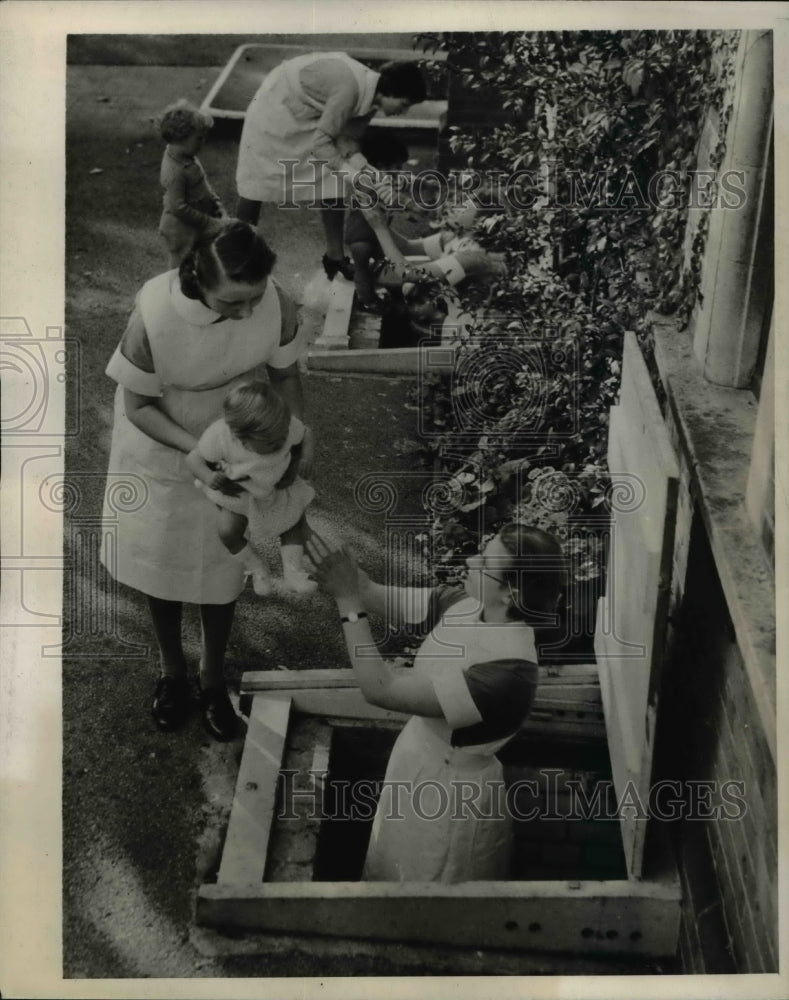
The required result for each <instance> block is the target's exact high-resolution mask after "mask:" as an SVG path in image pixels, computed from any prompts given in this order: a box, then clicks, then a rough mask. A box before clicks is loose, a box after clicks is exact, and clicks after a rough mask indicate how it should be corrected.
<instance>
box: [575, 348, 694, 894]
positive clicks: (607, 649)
mask: <svg viewBox="0 0 789 1000" xmlns="http://www.w3.org/2000/svg"><path fill="white" fill-rule="evenodd" d="M608 463H609V469H610V471H611V474H612V477H613V479H614V481H615V480H616V475H617V474H620V475H621V476H622V482H623V484H627V483H628V481H629V479H630V480H631V481H632V482H633V483H634V485H635V488H636V489H639V488H640V491H641V492H643V498H642V500H641V503H640V505H639V504H633V505H628V504H624V505H623V504H620V509H618V510H616V509H615V511H614V514H613V517H612V535H611V545H610V552H609V574H608V593H607V595H606V597H605V598H604V599H603V601H601V602H600V606H599V608H598V625H597V630H596V635H595V652H596V654H597V660H598V665H599V668H600V684H601V691H602V701H603V707H604V711H605V719H606V726H607V729H608V745H609V752H610V757H611V768H612V773H613V778H614V785H615V787H616V791H617V795H618V797H619V798H620V799H621V798H622V796H624V795H626V794H627V791H628V782H632V783H633V785H634V789H635V791H636V792H637V793H638V795H639V797H640V798H641V801H642V802H646V801H648V795H649V784H650V781H651V777H652V755H653V740H654V728H655V727H654V718H655V712H656V708H657V692H658V690H659V679H660V674H661V671H662V666H663V655H664V645H665V631H666V623H667V615H668V600H669V593H670V587H669V586H668V583H669V581H670V579H671V569H672V556H673V546H674V524H675V517H676V498H677V487H678V482H679V468H678V463H677V459H676V456H675V455H674V451H673V448H672V447H671V442H670V440H669V436H668V431H667V429H666V426H665V423H664V421H663V417H662V414H661V411H660V407H659V404H658V401H657V397H656V396H655V392H654V389H653V388H652V383H651V380H650V377H649V373H648V371H647V368H646V364H645V363H644V359H643V357H642V355H641V351H640V348H639V346H638V343H637V342H636V340H635V337H634V335H633V334H631V333H628V334H626V336H625V349H624V361H623V369H622V387H621V391H620V402H619V406H615V407H612V408H611V412H610V420H609V441H608ZM631 477H633V478H632V479H631ZM620 823H621V828H622V841H623V846H624V849H625V856H626V860H627V865H628V872H629V874H630V875H633V876H638V875H640V874H641V870H642V865H643V846H644V841H645V837H646V822H645V821H643V820H641V819H638V818H636V817H635V816H622V817H620Z"/></svg>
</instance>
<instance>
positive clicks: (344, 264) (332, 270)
mask: <svg viewBox="0 0 789 1000" xmlns="http://www.w3.org/2000/svg"><path fill="white" fill-rule="evenodd" d="M323 270H324V271H325V272H326V277H327V278H328V279H329V281H331V280H332V278H333V277H334V276H335V274H341V275H342V276H343V278H347V279H348V281H353V274H354V267H353V262H352V261H351V258H350V257H343V259H342V260H335V259H334V258H333V257H329V255H328V254H324V255H323Z"/></svg>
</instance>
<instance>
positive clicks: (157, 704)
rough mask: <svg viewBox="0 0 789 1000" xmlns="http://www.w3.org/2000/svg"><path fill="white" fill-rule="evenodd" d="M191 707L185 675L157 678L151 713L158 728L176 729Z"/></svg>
mask: <svg viewBox="0 0 789 1000" xmlns="http://www.w3.org/2000/svg"><path fill="white" fill-rule="evenodd" d="M191 707H192V691H191V688H190V687H189V681H188V680H187V679H186V678H185V677H160V678H159V681H158V683H157V685H156V693H155V694H154V696H153V706H152V708H151V713H152V714H153V717H154V720H155V722H156V725H157V726H158V727H159V728H160V729H164V730H165V731H167V732H169V731H170V730H172V729H178V727H179V726H182V725H183V724H184V722H186V719H187V716H188V715H189V709H190V708H191Z"/></svg>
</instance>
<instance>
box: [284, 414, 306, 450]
mask: <svg viewBox="0 0 789 1000" xmlns="http://www.w3.org/2000/svg"><path fill="white" fill-rule="evenodd" d="M303 440H304V424H303V423H302V422H301V421H300V420H299V418H298V417H294V416H291V418H290V426H289V427H288V445H289V446H290V447H291V448H293V447H295V446H296V445H297V444H301V442H302V441H303Z"/></svg>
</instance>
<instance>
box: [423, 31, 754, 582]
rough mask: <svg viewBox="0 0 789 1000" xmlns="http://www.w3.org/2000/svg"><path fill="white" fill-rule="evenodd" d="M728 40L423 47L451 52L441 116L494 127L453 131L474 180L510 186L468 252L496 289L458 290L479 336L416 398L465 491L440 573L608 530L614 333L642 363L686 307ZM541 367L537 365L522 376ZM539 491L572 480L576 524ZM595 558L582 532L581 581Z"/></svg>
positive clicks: (648, 37) (661, 35)
mask: <svg viewBox="0 0 789 1000" xmlns="http://www.w3.org/2000/svg"><path fill="white" fill-rule="evenodd" d="M738 38H739V33H738V32H706V31H667V32H658V31H632V32H597V31H588V32H540V33H486V34H468V33H464V34H451V33H449V34H448V33H444V34H440V35H430V36H421V45H422V47H423V48H425V49H428V50H429V49H433V50H435V49H443V50H445V51H446V52H447V53H448V57H447V64H448V67H449V73H450V111H452V106H453V101H454V102H455V104H456V106H464V107H466V108H468V107H469V106H470V105H472V106H473V103H474V101H475V100H478V101H480V102H484V106H485V107H486V108H490V109H495V113H491V114H490V115H489V116H485V115H479V116H478V117H477V119H476V122H477V124H473V125H466V124H463V125H454V126H453V125H451V124H450V129H451V133H450V146H451V149H452V151H453V153H454V154H455V155H456V156H459V157H460V158H461V162H462V163H464V164H465V165H466V166H467V167H468V168H470V169H472V170H475V171H479V172H489V173H491V172H493V173H495V172H499V173H500V175H501V176H502V177H509V176H511V175H513V174H514V173H515V172H516V171H521V172H522V175H521V177H520V178H519V179H518V180H516V181H512V182H510V184H509V186H508V187H507V188H506V190H505V192H504V196H503V197H502V196H501V195H502V192H501V183H499V186H498V192H499V198H498V208H497V209H496V210H493V211H486V212H484V213H482V214H481V216H480V217H479V219H478V221H477V224H476V230H475V236H476V238H477V240H478V241H479V243H481V244H482V245H483V246H485V247H486V248H488V249H490V250H495V251H498V252H504V253H505V254H506V260H507V265H508V267H507V274H506V276H504V277H501V278H497V279H496V280H495V281H493V282H492V283H488V284H487V285H486V286H485V287H484V288H483V287H479V286H477V287H474V286H471V287H465V286H464V287H463V291H462V292H460V293H459V307H460V308H461V309H463V310H464V311H465V312H467V313H470V314H471V315H472V316H473V318H474V321H473V323H472V326H471V331H470V332H465V333H463V334H462V335H461V338H460V339H461V343H460V346H459V348H458V350H457V354H456V361H455V372H454V376H453V378H452V379H434V380H432V381H431V382H430V383H429V384H427V385H425V386H423V388H422V399H421V400H420V405H422V406H423V407H424V408H425V413H424V422H423V426H424V425H427V426H429V427H431V428H432V430H433V436H432V437H431V438H429V448H430V449H431V451H432V453H433V456H434V458H435V459H436V460H437V462H438V464H439V466H440V467H441V468H442V469H443V470H444V471H446V472H449V473H450V474H453V475H456V476H462V477H468V476H469V475H471V476H473V482H472V481H466V482H464V489H465V491H466V494H468V495H469V499H468V503H467V504H464V505H463V507H464V508H466V509H463V508H461V509H460V510H459V511H456V512H455V513H454V514H453V515H452V516H451V517H444V518H443V519H441V518H440V519H439V521H438V522H437V525H436V533H437V538H438V540H439V541H438V544H439V549H440V550H441V552H442V560H443V561H444V562H445V563H446V562H448V563H450V564H451V563H452V561H453V559H454V558H456V557H457V556H459V555H462V554H464V553H466V552H467V551H469V550H470V549H471V548H473V547H475V546H476V544H478V535H479V533H483V534H484V533H485V532H487V531H492V530H495V529H496V528H497V527H498V525H499V524H500V523H501V521H502V520H504V519H506V518H509V517H513V516H517V517H521V518H525V517H530V518H531V519H533V520H535V521H537V522H541V521H542V520H544V519H545V518H546V517H547V518H548V520H549V521H551V523H552V524H553V525H554V528H555V529H556V530H558V532H559V534H560V536H562V537H563V538H564V539H565V541H566V542H567V543H568V545H569V541H570V538H571V536H572V534H573V533H572V524H573V521H574V519H575V520H577V519H578V518H584V517H586V516H587V515H589V514H590V513H591V512H595V513H596V514H603V515H604V513H605V510H606V501H605V495H606V494H605V487H604V485H601V483H602V477H604V473H605V452H606V445H607V422H608V411H609V408H610V406H611V405H613V404H614V403H615V402H616V399H617V393H618V388H619V385H618V383H619V374H620V364H621V352H622V338H623V334H624V332H625V330H633V331H635V333H636V335H637V336H638V337H639V338H640V340H641V341H642V345H643V346H644V347H645V349H646V350H647V353H648V349H649V320H648V316H649V313H650V311H653V310H654V311H661V312H666V313H675V314H676V315H677V316H678V319H679V322H680V325H683V324H685V323H687V321H688V319H689V317H690V315H691V312H692V310H693V307H694V304H695V302H696V300H697V297H698V294H699V277H700V272H701V260H702V256H703V251H704V243H705V238H706V225H707V213H706V212H704V211H701V212H697V213H694V214H693V232H692V233H691V235H690V237H687V236H686V234H687V231H688V204H689V200H690V199H691V198H692V197H693V195H694V191H695V188H694V181H693V176H692V175H693V171H694V170H695V168H696V164H697V157H698V142H699V136H700V135H701V133H702V128H703V126H704V122H705V117H706V116H707V115H708V114H710V113H712V114H714V115H717V119H718V135H719V136H720V140H719V142H718V145H717V147H716V148H715V149H713V151H712V153H711V158H710V159H711V162H710V164H709V167H710V169H711V170H717V168H718V167H719V166H720V162H721V159H722V154H723V139H724V137H725V130H726V124H727V122H728V115H729V109H730V85H731V79H732V75H733V55H734V52H735V51H736V46H737V43H738ZM464 102H465V103H464ZM504 113H506V114H504ZM467 117H468V116H467ZM482 118H485V119H486V120H484V121H483V120H481V119H482ZM450 122H451V119H450ZM712 193H713V194H714V193H715V192H714V185H713V192H712ZM518 199H519V200H518ZM515 202H517V204H516V207H515V208H513V204H514V203H515ZM686 239H687V245H686ZM535 351H536V352H537V354H538V355H539V363H537V361H534V360H530V352H531V354H534V352H535ZM497 359H498V360H497ZM480 400H482V401H483V403H482V404H480ZM475 405H476V406H477V415H478V417H479V419H478V420H477V424H478V425H479V426H478V431H479V433H478V436H477V438H476V440H471V441H470V440H469V439H470V437H472V438H473V435H469V433H468V427H467V426H466V423H467V421H466V422H464V419H465V418H464V416H463V415H464V414H468V412H470V411H472V410H474V406H475ZM513 463H515V466H514V465H513ZM515 467H517V470H518V475H517V476H516V477H515V478H516V479H517V480H518V485H517V488H516V489H515V490H513V489H511V488H509V489H508V484H509V486H510V487H511V485H512V484H511V480H512V478H513V476H512V470H513V468H515ZM548 474H550V475H551V476H552V477H554V481H555V477H556V476H557V475H562V476H564V477H567V478H568V481H572V483H573V496H574V498H575V499H574V504H573V506H572V509H569V508H568V510H566V511H564V512H561V511H559V512H557V511H553V512H552V511H550V510H547V511H545V510H541V509H540V508H539V504H537V505H536V506H535V503H536V501H535V499H534V491H533V490H532V491H531V493H530V494H529V496H530V497H531V499H530V500H528V502H527V499H526V496H525V493H524V482H523V476H524V475H526V477H527V479H526V482H527V483H532V484H533V483H534V482H540V481H542V480H543V478H544V476H545V475H548ZM529 476H531V477H532V478H531V479H528V477H529ZM526 492H528V490H526ZM557 514H562V516H563V517H564V518H565V520H564V521H563V522H561V523H559V522H557V521H556V515H557ZM551 519H553V520H551ZM603 520H604V518H603ZM562 533H564V534H562ZM598 540H599V533H597V532H595V531H592V532H591V534H590V535H589V537H588V540H587V543H584V544H582V545H581V549H583V551H580V552H577V553H576V554H577V555H578V559H577V560H576V562H575V563H574V566H575V573H576V578H577V579H583V578H589V577H593V576H595V575H598V574H599V573H600V572H601V571H602V565H601V562H600V559H599V543H598ZM573 546H574V547H575V548H576V550H577V549H578V545H577V538H576V539H575V540H574V541H573Z"/></svg>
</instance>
